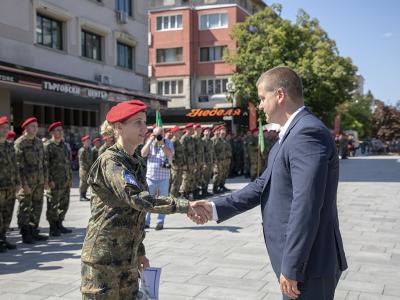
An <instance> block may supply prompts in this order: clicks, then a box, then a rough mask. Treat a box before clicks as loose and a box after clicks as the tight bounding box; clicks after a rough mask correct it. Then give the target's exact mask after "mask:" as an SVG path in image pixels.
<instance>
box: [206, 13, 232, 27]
mask: <svg viewBox="0 0 400 300" xmlns="http://www.w3.org/2000/svg"><path fill="white" fill-rule="evenodd" d="M226 27H228V14H227V13H218V14H207V15H201V16H200V29H213V28H226Z"/></svg>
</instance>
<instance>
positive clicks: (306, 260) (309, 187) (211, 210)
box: [196, 67, 347, 300]
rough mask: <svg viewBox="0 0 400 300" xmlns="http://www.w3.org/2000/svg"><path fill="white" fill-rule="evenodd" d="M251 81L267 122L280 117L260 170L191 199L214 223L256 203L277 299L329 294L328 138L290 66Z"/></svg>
mask: <svg viewBox="0 0 400 300" xmlns="http://www.w3.org/2000/svg"><path fill="white" fill-rule="evenodd" d="M257 89H258V95H259V98H260V106H259V108H260V109H262V110H263V111H264V113H265V115H266V119H267V122H269V123H278V124H280V125H281V131H280V134H279V141H278V142H276V144H275V145H274V146H273V148H272V149H271V152H270V154H269V159H268V165H267V168H266V170H265V171H264V173H263V174H262V175H261V176H260V177H258V178H257V179H256V180H255V181H254V182H251V183H250V184H248V185H247V186H246V187H244V188H243V189H242V190H240V191H237V192H235V193H233V194H231V195H229V196H226V197H224V198H219V199H217V200H215V201H214V202H208V201H198V202H197V204H196V206H197V207H198V208H199V209H201V208H202V209H206V210H207V212H208V217H209V218H212V219H213V220H216V221H217V222H218V223H220V222H223V221H225V220H227V219H229V218H232V217H233V216H235V215H237V214H240V213H242V212H245V211H247V210H249V209H252V208H254V207H255V206H257V205H261V213H262V219H263V230H264V240H265V243H266V247H267V251H268V254H269V257H270V260H271V265H272V268H273V270H274V272H275V273H276V275H277V278H278V280H279V284H280V288H281V291H282V294H283V299H307V300H309V299H315V300H324V299H333V298H334V293H335V289H336V285H337V283H338V280H339V277H340V275H341V273H342V271H343V270H345V269H346V268H347V263H346V258H345V254H344V250H343V243H342V238H341V235H340V231H339V220H338V211H337V203H336V194H337V186H338V176H339V163H338V155H337V153H336V146H335V143H334V140H333V139H332V137H331V134H330V131H329V130H328V129H327V128H326V126H325V125H324V124H323V123H322V122H321V121H320V120H319V119H318V118H316V117H315V116H314V115H313V114H312V113H311V112H310V111H309V110H308V109H307V108H305V106H304V98H303V86H302V83H301V79H300V77H299V76H298V75H297V74H296V73H295V72H294V71H293V70H291V69H290V68H288V67H276V68H273V69H271V70H269V71H267V72H265V73H264V74H263V75H262V76H261V77H260V78H259V80H258V82H257Z"/></svg>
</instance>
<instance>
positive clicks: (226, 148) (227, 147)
mask: <svg viewBox="0 0 400 300" xmlns="http://www.w3.org/2000/svg"><path fill="white" fill-rule="evenodd" d="M221 140H222V143H223V152H222V153H223V155H224V159H223V168H222V171H223V172H222V178H221V182H220V187H223V186H224V185H225V181H226V179H227V178H228V176H229V174H230V170H231V169H230V167H231V161H232V146H231V143H230V141H227V140H226V139H221Z"/></svg>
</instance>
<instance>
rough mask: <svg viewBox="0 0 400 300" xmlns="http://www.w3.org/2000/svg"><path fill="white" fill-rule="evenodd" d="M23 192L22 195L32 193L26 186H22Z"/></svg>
mask: <svg viewBox="0 0 400 300" xmlns="http://www.w3.org/2000/svg"><path fill="white" fill-rule="evenodd" d="M23 190H24V194H30V193H32V191H31V188H30V187H29V186H27V185H24V187H23Z"/></svg>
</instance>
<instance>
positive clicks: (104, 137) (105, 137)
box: [102, 136, 114, 141]
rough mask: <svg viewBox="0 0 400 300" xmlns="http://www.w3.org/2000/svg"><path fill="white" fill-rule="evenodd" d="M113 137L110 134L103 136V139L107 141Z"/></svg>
mask: <svg viewBox="0 0 400 300" xmlns="http://www.w3.org/2000/svg"><path fill="white" fill-rule="evenodd" d="M113 138H114V137H112V136H103V138H102V139H103V141H108V140H112V139H113Z"/></svg>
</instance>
